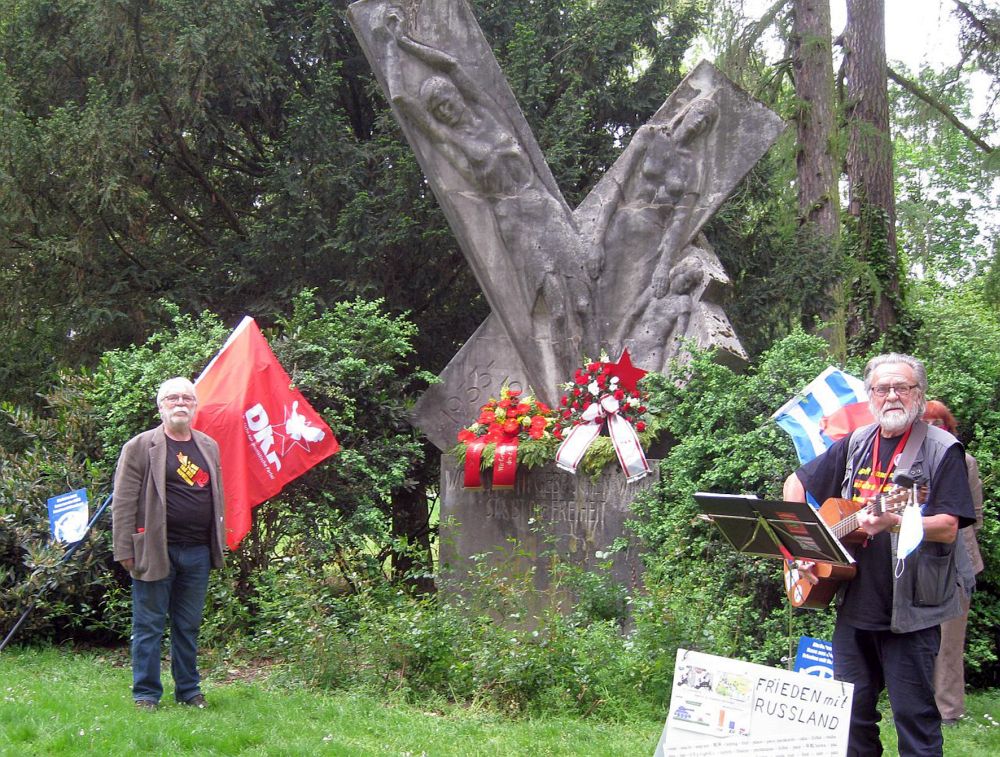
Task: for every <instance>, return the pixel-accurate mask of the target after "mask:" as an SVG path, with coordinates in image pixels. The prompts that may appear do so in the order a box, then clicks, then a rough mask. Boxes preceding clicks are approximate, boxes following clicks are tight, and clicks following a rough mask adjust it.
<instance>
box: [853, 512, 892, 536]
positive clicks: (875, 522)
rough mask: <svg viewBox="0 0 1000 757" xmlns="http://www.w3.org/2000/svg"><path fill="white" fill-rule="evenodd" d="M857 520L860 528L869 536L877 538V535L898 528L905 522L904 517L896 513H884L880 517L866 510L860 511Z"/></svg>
mask: <svg viewBox="0 0 1000 757" xmlns="http://www.w3.org/2000/svg"><path fill="white" fill-rule="evenodd" d="M857 519H858V528H860V529H861V530H862V531H864V532H865V533H866V534H868V535H869V536H875V534H880V533H882V532H883V531H888V530H889V529H890V528H893V527H895V526H898V525H899V524H900V522H901V521H902V520H903V519H902V517H900V516H899V515H898V514H896V513H882V514H880V515H875V514H873V513H870V512H868V510H867V509H865V508H861V509H860V510H858V512H857Z"/></svg>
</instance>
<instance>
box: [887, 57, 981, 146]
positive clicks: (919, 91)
mask: <svg viewBox="0 0 1000 757" xmlns="http://www.w3.org/2000/svg"><path fill="white" fill-rule="evenodd" d="M886 70H887V72H888V74H889V78H890V79H892V80H893V81H894V82H896V84H898V85H899V86H901V87H902V88H903V89H905V90H906V91H907V92H909V93H910V94H911V95H913V96H914V97H916V98H918V99H920V100H923V101H924V102H925V103H927V104H928V105H930V106H931V107H932V108H934V110H936V111H937V112H938V113H940V114H941V115H942V116H944V117H945V120H947V121H948V123H950V124H951V125H952V126H954V127H955V128H956V129H958V130H959V131H960V132H961V133H962V134H964V135H965V137H966V138H967V139H968V140H969V141H970V142H972V143H973V144H974V145H975V146H976V147H978V148H979V149H980V150H982V151H983V152H985V153H986V154H987V155H990V154H992V152H993V148H992V147H990V145H989V144H988V143H987V142H986V141H984V140H983V139H982V138H981V137H980V136H979V135H977V134H976V133H975V132H974V131H972V129H970V128H969V127H968V126H966V125H965V124H964V123H962V121H961V120H960V119H959V117H958V116H956V115H955V113H954V112H953V111H952V110H951V108H949V107H948V106H947V105H945V104H944V103H942V102H941V101H940V100H938V99H937V98H936V97H934V95H932V94H931V93H930V92H928V91H927V90H926V89H924V88H923V87H921V86H920V85H919V84H916V83H915V82H912V81H910V80H909V79H907V78H906V77H905V76H902V75H901V74H898V73H896V72H895V71H894V70H893V69H892V68H887V69H886Z"/></svg>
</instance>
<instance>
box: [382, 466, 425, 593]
mask: <svg viewBox="0 0 1000 757" xmlns="http://www.w3.org/2000/svg"><path fill="white" fill-rule="evenodd" d="M392 538H393V543H394V545H395V547H394V548H393V550H392V575H393V579H394V580H397V581H402V582H403V583H405V584H407V585H409V586H410V588H411V589H412V590H413V591H416V592H418V593H421V594H428V593H431V592H433V591H435V586H434V579H433V577H432V574H433V571H434V566H433V564H432V558H431V545H430V515H429V510H428V506H427V490H426V489H424V488H423V487H422V486H416V487H413V488H412V489H403V490H399V491H397V492H395V493H394V494H393V498H392Z"/></svg>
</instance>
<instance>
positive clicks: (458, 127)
mask: <svg viewBox="0 0 1000 757" xmlns="http://www.w3.org/2000/svg"><path fill="white" fill-rule="evenodd" d="M380 15H381V20H382V25H381V26H380V27H376V28H375V29H374V30H373V32H374V35H375V39H376V40H377V41H379V42H380V43H382V44H384V45H385V48H384V59H383V60H384V68H383V70H384V72H385V77H386V83H387V87H388V92H389V96H390V98H391V99H392V102H393V103H394V104H395V105H396V106H397V107H398V108H399V109H400V111H402V113H404V114H405V115H406V117H407V118H409V119H410V120H411V121H412V123H413V124H414V125H415V126H416V127H417V128H418V129H419V130H420V132H421V133H423V135H424V136H425V137H426V138H427V139H428V140H429V141H430V142H431V143H432V145H433V146H434V148H435V149H436V150H437V152H438V153H439V154H440V155H441V156H442V157H443V158H444V159H445V160H446V161H447V162H448V164H449V165H450V166H451V167H452V168H453V169H454V170H455V171H456V172H457V173H458V174H459V175H460V176H461V177H462V179H464V180H465V182H466V184H467V185H468V187H469V189H470V190H471V194H472V195H473V197H474V198H475V199H478V200H480V201H482V202H484V203H486V204H487V206H488V207H489V209H490V212H491V215H492V219H493V222H494V224H495V228H496V233H497V234H498V236H499V238H500V241H501V242H502V245H503V248H504V250H505V251H506V254H507V258H508V261H507V265H508V270H507V271H506V272H505V275H504V279H505V282H506V283H505V286H510V285H514V286H519V287H522V288H523V291H522V292H521V298H520V299H521V300H522V301H523V302H524V303H526V304H527V310H528V311H529V313H530V316H531V326H532V329H533V333H532V334H531V338H532V341H533V342H535V343H536V344H539V345H542V346H543V347H544V346H550V347H551V349H552V350H553V351H554V355H553V358H554V361H555V365H554V366H552V368H553V369H555V371H557V373H556V375H562V376H566V375H569V373H570V371H571V369H572V367H573V366H575V365H576V363H577V362H578V360H579V354H580V350H581V337H582V335H583V334H584V333H585V332H586V331H587V329H588V322H589V320H590V316H589V310H590V304H591V298H590V293H589V291H588V287H587V283H586V281H585V279H584V277H583V276H582V275H573V272H574V271H579V270H581V269H582V265H581V264H582V262H583V261H582V253H581V246H580V243H579V235H578V232H577V230H576V229H575V227H574V226H573V223H572V217H571V216H570V214H569V213H568V211H567V209H566V208H565V206H564V204H563V203H562V202H560V201H559V199H557V198H556V197H555V196H553V194H552V192H551V191H550V190H549V189H548V187H546V186H545V184H544V183H543V182H542V181H541V179H540V177H539V176H538V173H537V171H536V170H535V167H534V165H533V164H532V162H531V159H530V158H529V156H528V153H527V151H526V150H525V149H524V146H523V145H522V144H521V142H520V141H519V140H518V138H517V136H516V135H515V133H514V130H513V129H512V128H509V127H508V126H507V125H506V124H505V121H506V118H505V116H504V112H503V109H502V108H501V107H500V106H499V105H498V104H497V103H496V102H494V101H493V99H492V98H491V97H490V96H489V94H488V93H486V92H484V91H483V89H482V87H481V86H479V85H478V84H477V83H476V82H475V81H474V80H473V79H472V78H471V77H470V76H468V75H467V74H466V72H465V70H464V69H463V66H462V64H461V63H460V62H459V61H458V59H456V58H455V57H454V56H452V55H451V54H449V53H446V52H444V51H442V50H439V49H436V48H434V47H432V46H431V45H428V44H426V43H423V42H420V41H417V40H416V39H414V38H413V37H412V36H410V34H408V33H407V31H406V29H405V26H406V22H405V17H404V13H403V11H402V10H401V9H399V8H397V7H395V6H391V5H390V6H386V7H385V8H384V10H383V12H382V13H381V14H380ZM403 56H408V57H409V58H410V59H411V62H410V63H408V64H404V61H403V60H402V59H401V58H402V57H403ZM416 61H419V62H420V63H421V64H423V65H424V66H425V67H426V68H427V69H429V70H430V72H431V73H430V74H429V75H427V76H426V77H424V78H423V80H422V82H421V83H420V85H419V88H417V92H418V94H417V96H414V95H412V94H410V93H409V92H408V91H407V87H406V86H405V84H404V81H403V76H404V74H403V72H404V68H407V69H408V70H411V71H412V70H413V69H414V66H413V62H416ZM595 342H596V340H595Z"/></svg>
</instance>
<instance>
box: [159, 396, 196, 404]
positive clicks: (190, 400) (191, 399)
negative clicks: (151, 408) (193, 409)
mask: <svg viewBox="0 0 1000 757" xmlns="http://www.w3.org/2000/svg"><path fill="white" fill-rule="evenodd" d="M161 401H162V402H166V403H167V404H168V405H179V404H181V403H182V402H183V403H184V404H185V405H193V404H194V403H195V402H197V401H198V400H197V398H196V397H195V396H194V395H193V394H168V395H166V396H165V397H164V398H163V399H162V400H161Z"/></svg>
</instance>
